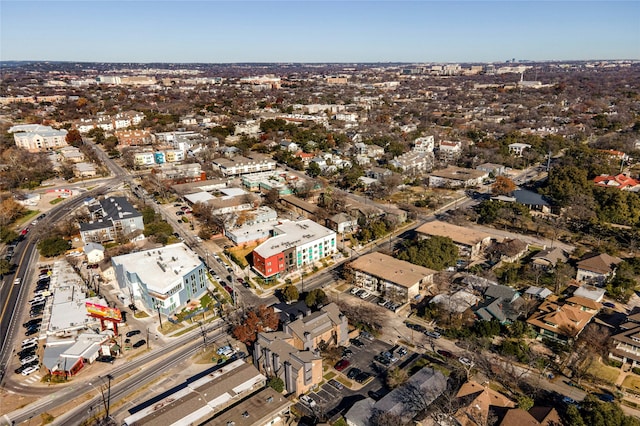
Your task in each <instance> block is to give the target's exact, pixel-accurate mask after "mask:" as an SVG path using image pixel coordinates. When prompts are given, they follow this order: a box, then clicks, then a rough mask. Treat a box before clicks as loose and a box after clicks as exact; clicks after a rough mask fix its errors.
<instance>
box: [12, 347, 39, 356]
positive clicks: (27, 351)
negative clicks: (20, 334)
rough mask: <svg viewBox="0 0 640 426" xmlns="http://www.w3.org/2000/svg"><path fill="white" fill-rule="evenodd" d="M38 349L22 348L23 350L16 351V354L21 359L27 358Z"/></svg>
mask: <svg viewBox="0 0 640 426" xmlns="http://www.w3.org/2000/svg"><path fill="white" fill-rule="evenodd" d="M36 349H37V348H35V347H32V348H26V349H22V350H20V351H18V353H16V355H17V356H18V358H20V359H22V358H26V357H28V356H31V355H34V354H35V353H36Z"/></svg>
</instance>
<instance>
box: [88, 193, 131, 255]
mask: <svg viewBox="0 0 640 426" xmlns="http://www.w3.org/2000/svg"><path fill="white" fill-rule="evenodd" d="M89 213H90V215H91V221H90V222H83V223H80V236H81V237H82V241H83V242H84V243H85V244H86V243H89V242H99V243H102V242H105V241H112V240H115V239H116V238H117V237H119V236H122V237H124V236H127V235H130V234H132V233H134V232H136V231H142V230H143V229H144V223H143V221H142V214H141V213H139V212H138V211H137V210H136V209H134V208H133V206H132V205H131V203H129V201H127V199H126V198H125V197H108V198H105V199H103V200H100V202H99V203H98V204H93V205H90V206H89Z"/></svg>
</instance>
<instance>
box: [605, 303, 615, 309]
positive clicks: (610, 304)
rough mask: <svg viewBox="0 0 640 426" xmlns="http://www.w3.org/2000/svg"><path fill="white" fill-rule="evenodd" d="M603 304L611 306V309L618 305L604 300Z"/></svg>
mask: <svg viewBox="0 0 640 426" xmlns="http://www.w3.org/2000/svg"><path fill="white" fill-rule="evenodd" d="M602 306H606V307H607V308H611V309H614V308H615V307H616V305H615V304H614V303H611V302H602Z"/></svg>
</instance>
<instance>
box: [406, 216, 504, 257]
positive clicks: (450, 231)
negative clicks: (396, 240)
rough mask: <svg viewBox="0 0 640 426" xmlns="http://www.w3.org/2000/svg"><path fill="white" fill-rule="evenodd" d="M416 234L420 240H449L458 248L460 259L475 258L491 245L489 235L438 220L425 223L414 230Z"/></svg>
mask: <svg viewBox="0 0 640 426" xmlns="http://www.w3.org/2000/svg"><path fill="white" fill-rule="evenodd" d="M416 233H417V234H418V236H419V237H421V238H430V237H433V236H440V237H448V238H451V240H452V241H453V243H454V244H455V245H456V246H458V249H459V256H460V257H476V256H477V255H479V254H480V253H481V251H482V249H483V248H484V247H488V246H489V244H490V243H491V235H489V234H486V233H484V232H481V231H476V230H474V229H469V228H465V227H462V226H457V225H452V224H450V223H447V222H441V221H439V220H434V221H432V222H426V223H425V224H423V225H421V226H420V227H418V228H417V229H416Z"/></svg>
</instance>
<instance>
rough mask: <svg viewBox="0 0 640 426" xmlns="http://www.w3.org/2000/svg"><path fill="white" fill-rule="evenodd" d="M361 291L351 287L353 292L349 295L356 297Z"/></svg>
mask: <svg viewBox="0 0 640 426" xmlns="http://www.w3.org/2000/svg"><path fill="white" fill-rule="evenodd" d="M360 290H361V289H360V288H358V287H351V290H349V293H351V294H353V295H354V296H356V295H357V294H358V292H359V291H360Z"/></svg>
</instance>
